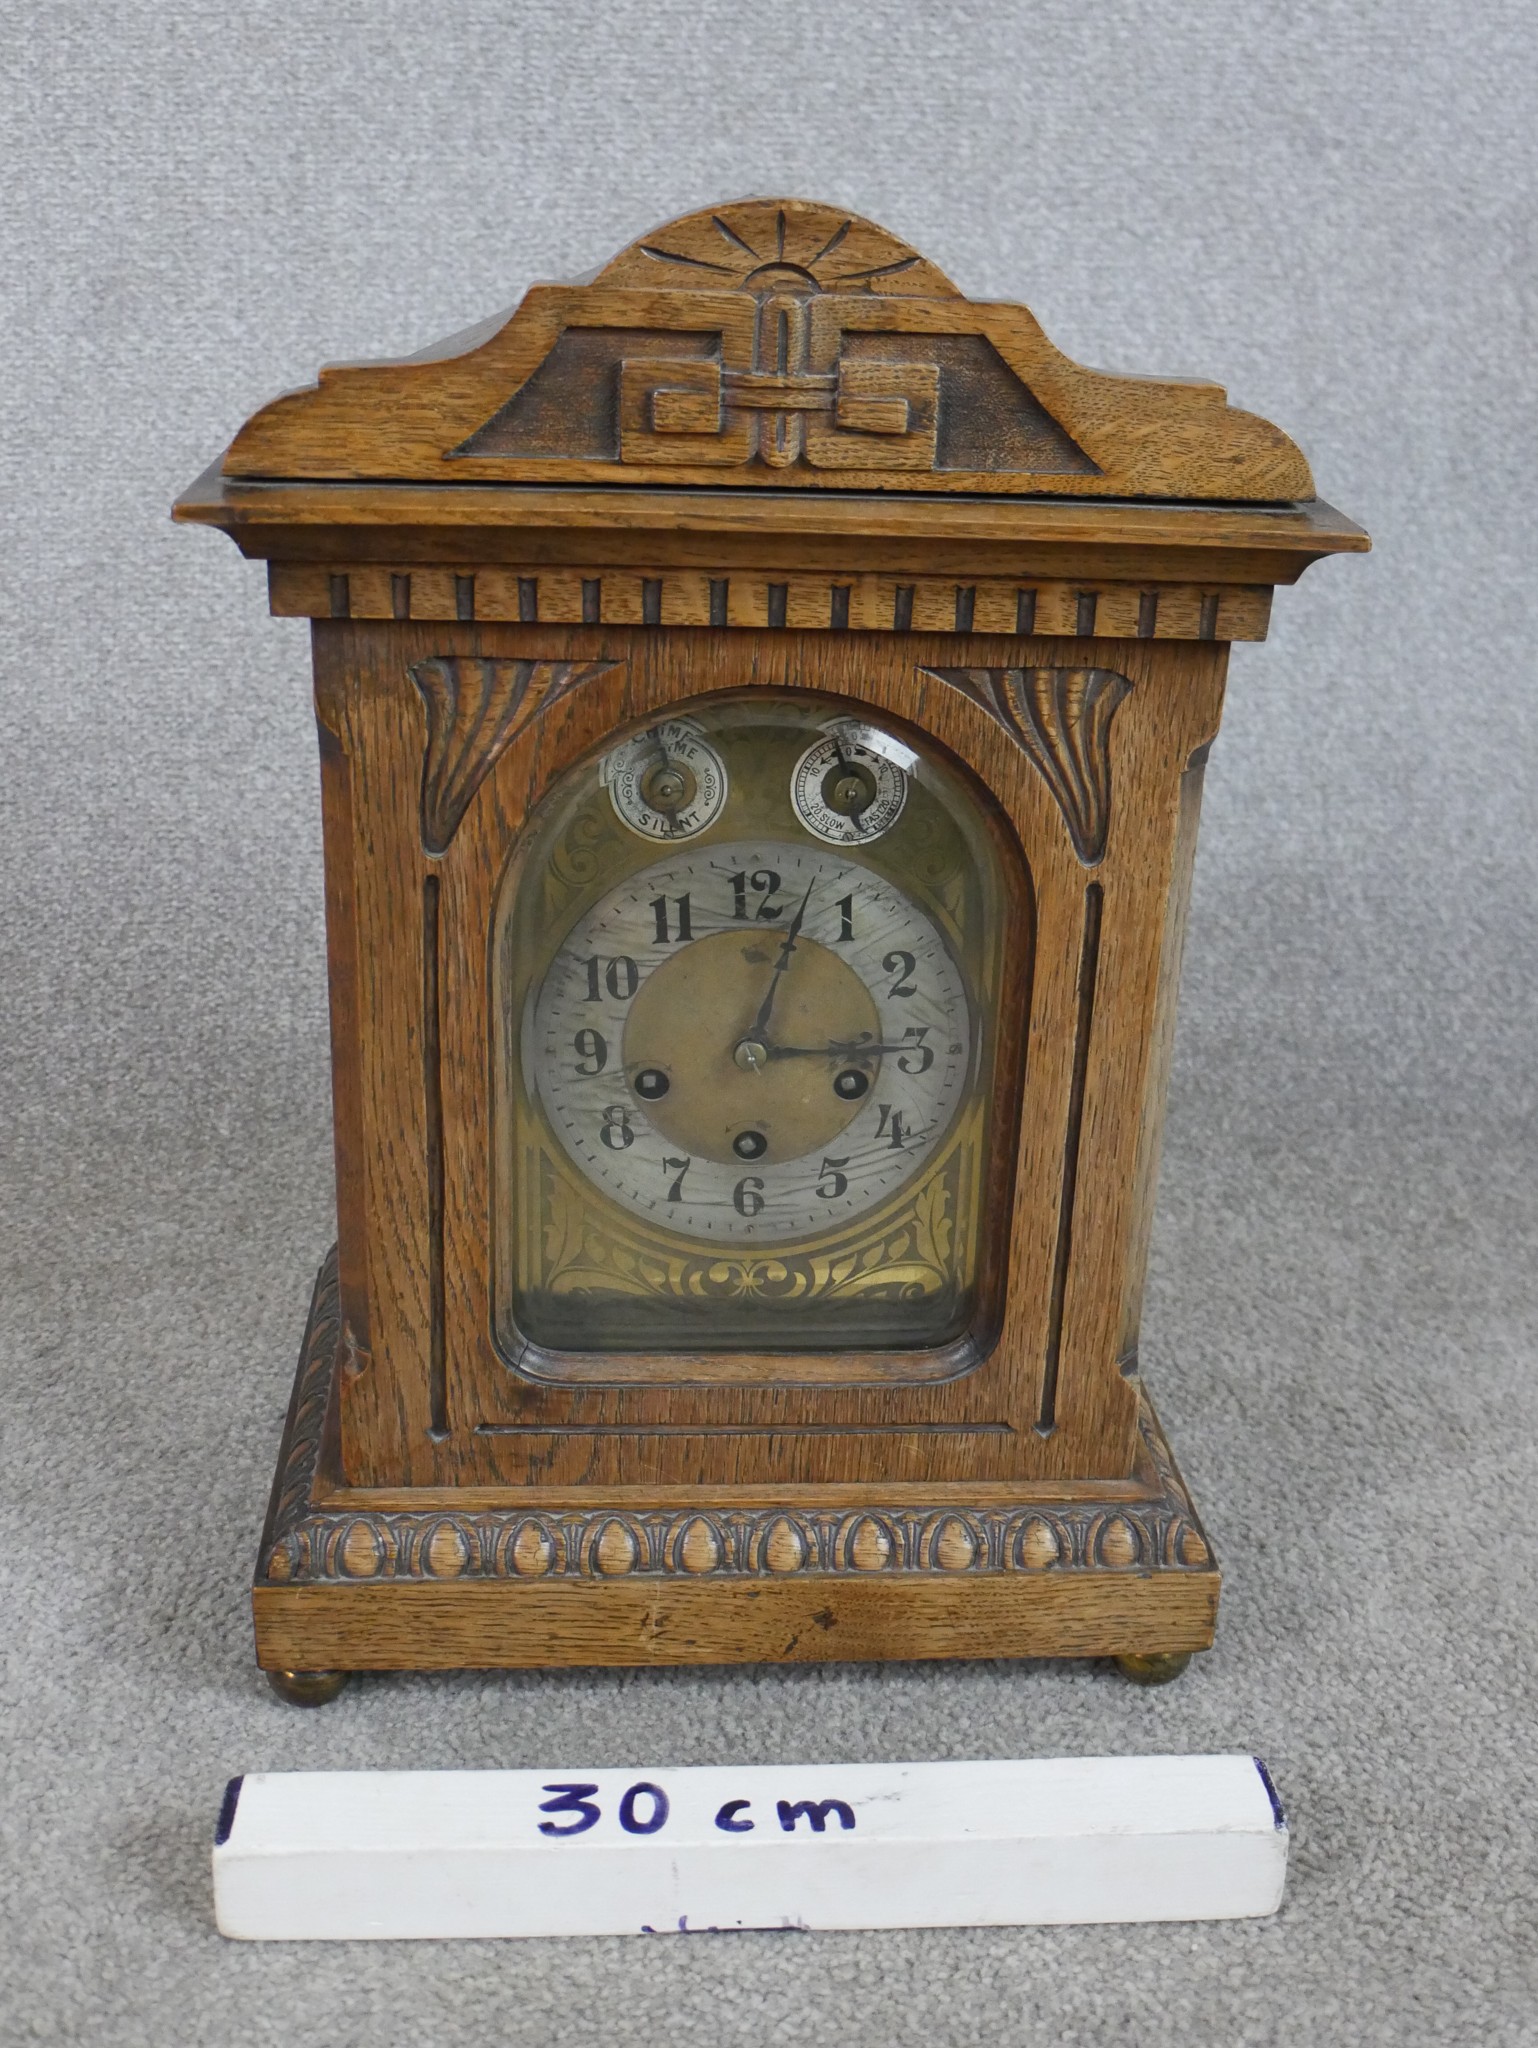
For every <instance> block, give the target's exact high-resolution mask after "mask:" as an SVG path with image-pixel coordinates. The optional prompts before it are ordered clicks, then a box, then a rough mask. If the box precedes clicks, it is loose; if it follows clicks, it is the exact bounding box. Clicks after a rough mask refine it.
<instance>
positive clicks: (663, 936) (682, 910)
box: [648, 895, 694, 946]
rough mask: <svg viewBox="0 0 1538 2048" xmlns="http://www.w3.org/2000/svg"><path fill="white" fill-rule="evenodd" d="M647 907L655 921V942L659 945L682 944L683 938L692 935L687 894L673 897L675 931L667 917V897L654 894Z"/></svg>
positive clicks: (691, 936) (692, 928) (689, 937)
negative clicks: (675, 921) (675, 920)
mask: <svg viewBox="0 0 1538 2048" xmlns="http://www.w3.org/2000/svg"><path fill="white" fill-rule="evenodd" d="M648 908H649V909H650V911H651V914H652V916H653V917H654V918H655V919H656V921H657V944H658V945H659V946H667V945H673V944H678V945H682V944H683V943H684V941H685V940H687V939H692V938H693V937H694V927H693V925H692V924H691V923H690V922H689V898H688V896H687V895H683V896H675V897H674V898H673V909H674V912H675V913H676V918H677V924H678V929H677V931H676V932H675V931H674V930H673V928H672V921H671V920H670V919H669V917H668V899H667V898H666V896H654V897H653V898H652V900H651V902H650V904H649V905H648Z"/></svg>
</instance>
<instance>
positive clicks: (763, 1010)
mask: <svg viewBox="0 0 1538 2048" xmlns="http://www.w3.org/2000/svg"><path fill="white" fill-rule="evenodd" d="M816 886H817V877H816V876H815V875H814V876H813V877H812V879H811V881H809V882H808V883H807V885H806V894H805V895H804V896H803V897H802V899H801V904H800V907H799V909H798V910H797V911H796V914H795V916H794V917H793V918H792V919H791V921H790V927H789V929H788V930H787V932H786V934H785V943H784V944H783V945H782V946H781V947H780V957H779V959H778V960H776V961H775V963H774V972H773V974H771V975H770V977H769V986H768V988H766V989H765V991H764V1000H763V1001H762V1002H761V1003H760V1004H759V1006H758V1015H757V1016H756V1017H755V1018H754V1019H753V1022H752V1023H751V1024H750V1025H749V1027H748V1036H749V1037H750V1038H762V1037H763V1035H764V1033H765V1032H766V1031H767V1030H768V1028H769V1012H770V1011H771V1010H772V1009H773V1008H774V998H775V992H776V991H777V989H778V988H779V986H780V976H781V975H782V974H783V973H784V972H785V970H786V968H787V967H788V966H789V965H790V956H791V954H792V953H793V952H794V951H795V950H796V941H797V939H798V938H800V936H801V920H802V919H803V918H804V917H805V916H806V906H807V904H808V903H810V902H811V900H812V891H813V890H814V889H815V888H816Z"/></svg>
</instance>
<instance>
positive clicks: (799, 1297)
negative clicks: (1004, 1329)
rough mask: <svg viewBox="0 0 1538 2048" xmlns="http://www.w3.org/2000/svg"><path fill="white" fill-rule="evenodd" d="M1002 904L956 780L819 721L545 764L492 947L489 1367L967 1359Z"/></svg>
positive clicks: (875, 1368) (785, 711)
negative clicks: (499, 1357)
mask: <svg viewBox="0 0 1538 2048" xmlns="http://www.w3.org/2000/svg"><path fill="white" fill-rule="evenodd" d="M1026 906H1027V889H1026V883H1025V877H1024V872H1023V863H1022V862H1021V860H1020V856H1019V853H1018V850H1017V848H1016V847H1015V846H1014V844H1013V842H1012V841H1011V840H1010V839H1008V838H1007V836H1006V834H1005V832H1004V830H1003V828H1002V827H1001V826H1000V825H999V823H998V822H997V821H996V817H995V815H994V814H993V812H992V811H991V810H990V808H989V806H988V803H987V800H986V799H985V798H984V797H982V796H981V794H980V793H979V792H978V791H977V789H976V787H975V785H974V784H973V782H972V780H971V778H970V777H969V776H968V775H967V774H966V773H965V772H964V771H963V770H962V769H961V768H960V767H959V766H958V765H957V764H955V763H953V762H952V761H950V760H949V759H947V758H942V755H941V752H940V750H939V749H938V748H937V747H935V745H934V743H933V742H931V741H927V740H924V739H923V738H921V737H920V736H918V735H916V734H913V733H911V732H910V731H909V730H908V729H907V728H906V727H904V726H901V725H900V724H899V723H898V722H897V721H894V720H892V719H890V718H888V717H886V716H885V715H880V716H876V715H872V714H871V713H870V712H869V710H868V709H867V708H865V707H861V706H856V705H852V704H850V703H848V702H845V701H842V700H838V699H834V698H828V697H823V696H818V695H813V694H812V693H810V692H804V691H799V690H796V691H779V692H772V693H771V692H741V691H737V692H733V693H732V694H731V695H730V696H723V697H718V698H713V699H711V698H707V699H696V700H692V701H690V702H689V703H687V704H685V705H683V706H675V707H673V708H672V709H671V710H670V711H669V712H668V713H667V714H666V715H665V716H662V717H660V718H658V719H656V720H654V721H651V722H648V723H644V724H641V725H638V726H636V727H634V728H633V729H631V730H629V731H627V732H625V733H623V734H620V735H617V736H616V738H615V740H614V742H613V744H612V745H611V746H610V747H609V748H608V749H607V750H606V751H605V752H604V753H603V754H602V755H601V756H599V757H598V758H596V759H590V760H588V761H585V762H582V763H580V764H578V765H577V766H576V767H575V768H573V769H571V770H569V771H567V773H566V775H565V776H564V777H563V778H562V779H561V781H560V782H559V783H558V785H557V786H556V788H555V789H554V790H553V791H552V793H551V794H550V795H549V796H547V797H546V799H545V800H544V802H543V803H542V804H541V805H540V807H539V809H538V810H537V812H536V813H535V815H534V818H533V819H532V820H531V824H530V827H529V829H528V831H527V832H526V834H525V835H524V840H523V843H522V846H521V848H520V850H519V851H518V853H517V855H516V857H515V858H514V860H513V862H512V863H511V865H510V867H509V869H508V872H507V873H506V875H505V876H504V878H503V883H502V887H501V891H500V896H499V904H498V912H497V918H496V927H495V940H494V961H493V964H494V975H495V988H496V996H497V1018H498V1024H497V1040H496V1048H495V1056H494V1068H495V1071H494V1076H493V1078H494V1084H495V1097H496V1114H497V1141H498V1143H497V1183H496V1189H495V1195H494V1206H495V1210H496V1226H497V1228H496V1238H497V1261H496V1265H497V1272H496V1321H497V1337H498V1342H499V1346H500V1348H501V1349H502V1351H503V1354H504V1356H505V1357H506V1358H508V1359H509V1361H510V1362H515V1363H516V1364H517V1365H518V1367H519V1369H520V1370H522V1371H525V1372H528V1373H530V1374H531V1375H532V1376H533V1377H535V1378H541V1379H552V1378H553V1379H560V1378H562V1377H565V1376H566V1375H567V1373H568V1372H569V1371H570V1370H571V1368H572V1366H574V1365H575V1364H576V1362H577V1361H578V1360H579V1359H580V1360H581V1361H582V1370H581V1373H580V1376H581V1377H583V1378H585V1379H590V1378H591V1377H593V1371H594V1366H595V1363H597V1362H598V1360H600V1359H601V1358H604V1357H608V1358H610V1359H612V1360H613V1362H614V1367H615V1371H616V1373H617V1375H618V1376H620V1377H625V1378H634V1377H646V1376H647V1373H648V1367H647V1364H646V1360H647V1359H648V1357H653V1358H656V1360H657V1363H656V1367H655V1370H656V1376H658V1377H665V1378H668V1379H672V1380H676V1379H679V1378H687V1377H688V1356H687V1355H688V1354H705V1353H708V1354H711V1355H712V1356H713V1357H714V1358H716V1359H717V1360H719V1359H720V1358H721V1357H722V1356H723V1355H724V1356H726V1357H728V1358H730V1357H735V1358H736V1359H737V1360H738V1361H739V1370H740V1372H741V1374H742V1376H744V1377H750V1378H754V1379H758V1380H773V1379H774V1378H776V1377H782V1378H784V1379H787V1380H792V1381H794V1380H797V1379H801V1378H804V1377H807V1376H808V1373H809V1371H811V1361H812V1360H813V1359H814V1358H815V1359H818V1360H820V1363H821V1370H819V1371H813V1372H811V1376H813V1377H822V1376H823V1375H824V1374H827V1375H829V1376H838V1375H839V1374H840V1373H842V1374H844V1375H845V1376H847V1374H848V1373H849V1371H850V1370H851V1368H852V1363H853V1361H854V1360H856V1359H858V1358H861V1357H864V1358H865V1359H866V1361H867V1366H868V1368H869V1371H870V1372H871V1373H872V1374H874V1375H875V1376H881V1377H885V1376H889V1375H890V1374H891V1372H892V1369H893V1368H892V1364H891V1362H890V1361H891V1358H892V1355H893V1354H897V1355H899V1357H900V1358H901V1359H902V1360H904V1361H905V1364H904V1365H902V1366H901V1367H900V1368H899V1369H900V1370H901V1371H903V1372H904V1373H905V1374H906V1375H907V1376H912V1375H913V1373H914V1372H915V1370H916V1369H917V1370H919V1372H920V1376H948V1375H949V1374H951V1373H953V1372H955V1371H958V1370H963V1369H965V1367H966V1366H967V1364H969V1363H972V1362H975V1361H976V1359H978V1358H980V1357H981V1356H983V1355H984V1354H985V1352H986V1349H987V1346H988V1344H989V1342H990V1341H991V1335H992V1329H991V1324H992V1323H993V1322H994V1321H995V1320H996V1315H997V1303H996V1301H994V1300H993V1299H992V1298H991V1297H992V1294H993V1293H994V1292H995V1289H994V1288H993V1287H992V1285H991V1276H990V1271H989V1266H990V1262H989V1259H988V1256H987V1249H988V1239H989V1235H990V1233H989V1231H988V1230H987V1228H986V1227H985V1225H986V1223H987V1219H988V1210H989V1203H990V1200H996V1199H997V1196H998V1192H999V1189H1000V1186H1001V1184H1002V1185H1004V1186H1006V1187H1007V1168H1008V1159H1007V1152H1008V1149H1009V1146H1010V1144H1011V1141H1012V1136H1013V1128H1014V1118H1013V1108H1012V1104H1013V1101H1014V1099H1015V1096H1016V1093H1017V1083H1018V1076H1017V1074H1016V1073H1015V1072H1013V1071H1011V1070H1007V1069H1011V1068H1012V1067H1013V1066H1014V1065H1017V1064H1018V1062H1017V1061H1014V1060H1012V1059H1011V1058H1010V1056H1009V1047H1008V1041H1009V1039H1010V1033H1009V1031H1008V1029H1007V1025H1008V1021H1009V1020H1008V1015H1007V1011H1006V1008H1005V1006H1006V1004H1007V1002H1008V997H1009V991H1010V988H1011V986H1012V984H1013V985H1014V986H1015V987H1018V986H1019V985H1020V977H1021V975H1022V974H1023V973H1024V972H1025V971H1026V968H1027V966H1028V961H1029V928H1028V915H1027V907H1026ZM662 1354H666V1359H665V1362H664V1360H663V1358H662V1356H661V1355H662ZM921 1358H922V1359H923V1360H924V1361H925V1363H924V1365H923V1366H922V1367H921V1366H920V1364H919V1361H920V1359H921ZM711 1376H712V1377H717V1378H719V1377H720V1376H721V1372H720V1369H719V1366H718V1367H717V1368H716V1369H714V1370H713V1372H712V1375H711ZM859 1376H861V1377H863V1376H865V1374H864V1373H863V1372H862V1373H860V1374H859Z"/></svg>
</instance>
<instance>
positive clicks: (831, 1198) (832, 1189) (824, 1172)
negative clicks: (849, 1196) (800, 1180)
mask: <svg viewBox="0 0 1538 2048" xmlns="http://www.w3.org/2000/svg"><path fill="white" fill-rule="evenodd" d="M848 1164H849V1161H848V1159H847V1158H845V1159H824V1161H823V1162H822V1164H821V1166H819V1167H818V1169H817V1192H818V1194H819V1195H821V1196H822V1198H823V1200H824V1201H825V1202H836V1201H837V1200H838V1198H839V1196H840V1195H842V1194H846V1193H847V1192H848V1189H849V1176H848V1174H847V1173H841V1172H840V1171H839V1169H840V1168H841V1167H845V1166H847V1165H848Z"/></svg>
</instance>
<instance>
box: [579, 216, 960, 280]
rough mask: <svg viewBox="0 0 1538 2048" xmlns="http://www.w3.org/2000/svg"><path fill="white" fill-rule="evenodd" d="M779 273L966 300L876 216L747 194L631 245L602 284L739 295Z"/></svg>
mask: <svg viewBox="0 0 1538 2048" xmlns="http://www.w3.org/2000/svg"><path fill="white" fill-rule="evenodd" d="M776 272H778V273H780V274H782V275H783V274H784V273H786V272H799V273H800V274H801V276H802V277H803V278H805V279H807V280H808V281H809V282H810V283H811V284H812V285H814V286H815V287H816V288H817V289H818V290H819V291H827V292H865V291H874V292H880V293H882V294H884V295H891V294H894V293H895V294H898V295H905V294H908V293H918V294H921V295H922V296H923V297H925V298H936V297H943V298H956V297H959V294H958V292H957V290H956V287H955V286H954V285H953V284H952V283H951V281H950V279H949V278H948V277H946V276H945V275H944V274H943V272H941V271H939V270H937V269H936V268H935V266H934V264H932V263H931V262H929V261H928V259H927V258H926V257H923V256H921V255H920V254H919V253H918V251H917V250H916V249H912V248H910V247H909V246H908V244H907V243H906V242H902V241H899V240H898V238H897V236H896V235H892V234H888V232H887V230H886V229H885V228H881V227H877V225H876V224H875V222H874V221H868V220H862V219H861V218H860V217H859V215H858V214H852V213H846V212H844V211H843V210H842V209H841V208H839V207H833V206H818V205H815V204H813V203H812V202H810V201H808V200H804V199H803V200H798V199H743V200H739V201H738V202H737V203H736V204H735V205H731V206H720V207H716V208H715V209H714V210H712V211H705V212H701V213H690V214H685V215H684V216H683V217H682V218H681V219H679V220H674V221H669V222H668V223H667V225H666V226H665V227H661V228H658V229H657V231H656V233H655V234H651V235H648V236H646V237H645V239H644V240H642V241H638V242H632V243H631V244H630V246H629V248H628V249H625V250H622V251H621V253H620V254H619V255H618V256H616V257H615V258H614V260H613V262H612V263H609V264H607V265H606V266H605V267H604V269H603V270H601V271H600V272H599V274H598V276H597V277H596V278H595V279H594V280H593V281H594V283H595V284H599V285H611V286H613V285H618V286H632V287H633V286H641V287H643V288H652V289H654V288H655V287H656V286H657V285H659V284H664V283H665V284H666V286H667V288H668V289H669V290H671V291H679V290H688V289H690V288H691V287H692V288H693V289H695V290H698V291H740V290H742V289H743V288H744V287H746V288H748V289H750V290H751V289H753V288H754V286H755V284H756V283H757V282H758V280H759V279H760V277H761V276H763V277H769V276H771V275H772V274H773V273H776Z"/></svg>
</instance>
